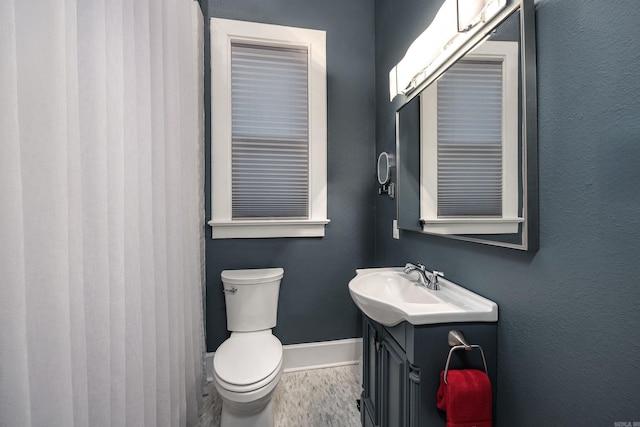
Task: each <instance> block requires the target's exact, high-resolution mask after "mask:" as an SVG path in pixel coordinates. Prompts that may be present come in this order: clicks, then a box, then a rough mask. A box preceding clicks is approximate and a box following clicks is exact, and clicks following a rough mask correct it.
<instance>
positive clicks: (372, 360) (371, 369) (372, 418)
mask: <svg viewBox="0 0 640 427" xmlns="http://www.w3.org/2000/svg"><path fill="white" fill-rule="evenodd" d="M362 323H363V326H364V330H363V334H362V343H363V349H362V389H363V390H362V399H361V409H360V411H361V414H362V415H361V416H362V425H363V426H367V427H369V426H379V425H380V423H379V418H380V414H379V412H378V406H379V405H378V402H379V399H380V396H379V393H378V389H379V379H380V375H379V369H380V360H379V357H378V352H379V348H380V340H379V329H378V327H377V326H376V325H375V324H374V323H373V322H371V321H370V320H369V319H368V318H367V317H366V316H363V322H362Z"/></svg>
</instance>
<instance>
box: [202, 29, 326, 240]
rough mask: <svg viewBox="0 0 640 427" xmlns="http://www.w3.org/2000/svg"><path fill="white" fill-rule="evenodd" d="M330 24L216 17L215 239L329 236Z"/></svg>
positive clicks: (213, 65)
mask: <svg viewBox="0 0 640 427" xmlns="http://www.w3.org/2000/svg"><path fill="white" fill-rule="evenodd" d="M326 140H327V95H326V42H325V32H324V31H320V30H310V29H302V28H292V27H283V26H278V25H269V24H259V23H253V22H243V21H232V20H227V19H217V18H212V19H211V180H212V182H211V193H212V194H211V204H212V209H211V211H212V219H211V221H209V225H211V227H212V229H213V238H249V237H311V236H324V227H325V225H326V224H327V223H328V222H329V220H328V219H327V142H326Z"/></svg>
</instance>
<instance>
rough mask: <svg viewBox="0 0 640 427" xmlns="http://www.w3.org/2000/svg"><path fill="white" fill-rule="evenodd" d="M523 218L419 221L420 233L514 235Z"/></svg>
mask: <svg viewBox="0 0 640 427" xmlns="http://www.w3.org/2000/svg"><path fill="white" fill-rule="evenodd" d="M523 221H524V218H519V217H514V218H438V219H424V218H421V219H420V223H421V224H422V231H423V232H425V233H433V234H515V233H518V226H519V225H520V223H522V222H523Z"/></svg>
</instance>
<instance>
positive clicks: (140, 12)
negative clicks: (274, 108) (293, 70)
mask: <svg viewBox="0 0 640 427" xmlns="http://www.w3.org/2000/svg"><path fill="white" fill-rule="evenodd" d="M202 37H203V30H202V14H201V13H200V11H199V7H198V4H197V2H195V1H192V0H162V1H161V0H38V1H25V0H1V1H0V426H2V427H5V426H6V427H27V426H62V427H67V426H76V427H77V426H92V427H93V426H154V427H155V426H181V425H193V424H195V423H196V422H197V412H198V406H199V401H200V397H199V396H200V395H201V393H200V391H201V381H202V351H203V325H202V282H203V267H202V266H203V250H202V246H203V243H202V242H203V239H204V237H203V224H204V215H203V200H202V198H203V194H202V193H203V176H202V175H203V160H202V157H203V154H202V151H203V150H202V140H203V130H202V128H203V108H202V94H203V87H202V85H203V83H202V82H203V76H202V66H203V59H202V55H203V53H202Z"/></svg>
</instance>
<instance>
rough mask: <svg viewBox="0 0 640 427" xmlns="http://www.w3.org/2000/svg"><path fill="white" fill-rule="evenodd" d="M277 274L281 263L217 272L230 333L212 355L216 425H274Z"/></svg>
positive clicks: (278, 353)
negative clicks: (218, 405)
mask: <svg viewBox="0 0 640 427" xmlns="http://www.w3.org/2000/svg"><path fill="white" fill-rule="evenodd" d="M283 274H284V271H283V270H282V269H281V268H273V269H254V270H225V271H223V272H222V282H223V285H224V290H225V302H226V307H227V329H228V330H229V331H231V336H230V337H229V338H228V339H227V340H226V341H224V342H223V343H222V344H221V345H220V347H218V349H217V350H216V352H215V355H214V358H213V373H214V375H213V380H214V381H213V382H214V385H215V388H216V390H217V391H218V394H219V395H220V397H221V398H222V417H221V424H220V425H221V427H272V426H274V415H273V404H272V396H273V392H274V390H275V388H276V386H277V385H278V381H279V380H280V377H281V375H282V344H281V343H280V341H279V340H278V338H276V337H275V336H274V335H273V333H272V332H271V328H273V327H274V326H275V324H276V314H277V307H278V293H279V287H280V280H281V278H282V276H283Z"/></svg>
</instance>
